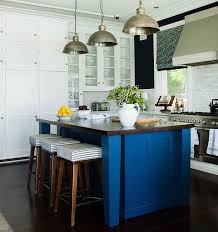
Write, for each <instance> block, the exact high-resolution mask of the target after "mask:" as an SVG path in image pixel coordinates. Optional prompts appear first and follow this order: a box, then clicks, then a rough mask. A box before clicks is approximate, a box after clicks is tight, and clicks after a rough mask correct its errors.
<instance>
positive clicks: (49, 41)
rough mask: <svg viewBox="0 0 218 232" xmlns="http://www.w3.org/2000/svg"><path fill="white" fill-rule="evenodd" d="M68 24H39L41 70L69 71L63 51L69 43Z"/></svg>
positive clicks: (46, 22)
mask: <svg viewBox="0 0 218 232" xmlns="http://www.w3.org/2000/svg"><path fill="white" fill-rule="evenodd" d="M67 31H68V24H67V23H66V22H56V21H51V22H48V21H40V22H39V70H44V71H65V72H66V71H67V70H68V67H67V65H68V60H67V56H66V54H63V49H64V46H65V44H66V43H67Z"/></svg>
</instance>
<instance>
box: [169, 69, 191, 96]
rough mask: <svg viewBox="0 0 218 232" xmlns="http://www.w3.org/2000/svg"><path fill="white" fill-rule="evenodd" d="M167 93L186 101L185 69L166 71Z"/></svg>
mask: <svg viewBox="0 0 218 232" xmlns="http://www.w3.org/2000/svg"><path fill="white" fill-rule="evenodd" d="M167 92H168V95H174V96H176V97H177V98H183V99H184V100H187V69H186V68H182V69H174V70H168V71H167Z"/></svg>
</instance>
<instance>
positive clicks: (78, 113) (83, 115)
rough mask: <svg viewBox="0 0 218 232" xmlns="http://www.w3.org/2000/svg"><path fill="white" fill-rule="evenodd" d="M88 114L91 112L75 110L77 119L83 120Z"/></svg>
mask: <svg viewBox="0 0 218 232" xmlns="http://www.w3.org/2000/svg"><path fill="white" fill-rule="evenodd" d="M90 113H91V110H77V116H78V117H79V118H85V117H86V116H87V115H89V114H90Z"/></svg>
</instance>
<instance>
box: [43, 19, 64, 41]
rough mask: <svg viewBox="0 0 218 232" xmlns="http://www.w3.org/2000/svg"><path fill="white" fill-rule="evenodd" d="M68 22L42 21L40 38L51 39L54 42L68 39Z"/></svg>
mask: <svg viewBox="0 0 218 232" xmlns="http://www.w3.org/2000/svg"><path fill="white" fill-rule="evenodd" d="M67 36H68V23H67V22H63V21H40V22H39V39H40V41H50V42H52V43H56V42H58V43H59V42H61V43H63V42H64V41H67Z"/></svg>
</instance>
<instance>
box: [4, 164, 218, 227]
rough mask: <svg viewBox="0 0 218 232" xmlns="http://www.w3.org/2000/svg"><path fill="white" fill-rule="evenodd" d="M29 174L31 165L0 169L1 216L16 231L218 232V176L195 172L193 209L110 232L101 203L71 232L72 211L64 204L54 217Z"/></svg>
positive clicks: (81, 212)
mask: <svg viewBox="0 0 218 232" xmlns="http://www.w3.org/2000/svg"><path fill="white" fill-rule="evenodd" d="M26 174H27V164H16V165H7V166H0V186H1V187H0V214H1V215H2V216H3V217H4V219H5V220H6V221H7V223H8V224H9V225H10V227H11V228H12V231H13V232H68V231H79V232H109V231H116V232H124V231H125V232H218V176H214V175H209V174H205V173H201V172H197V171H192V187H191V205H190V208H176V209H169V210H162V211H159V212H157V213H153V214H149V215H146V216H143V217H137V218H134V219H131V220H128V221H122V222H121V224H120V226H119V227H118V228H114V229H113V230H110V229H108V228H105V227H104V225H103V213H102V207H101V205H100V204H99V205H95V206H94V205H92V206H89V207H87V206H83V207H80V208H78V210H77V227H76V228H74V229H73V230H71V228H70V226H69V225H70V208H69V207H68V206H66V205H65V204H64V203H62V204H61V209H60V212H59V214H58V215H57V216H54V215H53V214H52V212H51V211H50V209H49V202H48V200H47V199H46V198H40V199H36V198H35V196H34V193H33V191H31V192H28V190H27V188H26ZM32 189H33V188H32ZM0 223H1V221H0ZM0 231H1V232H5V231H4V230H1V227H0Z"/></svg>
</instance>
